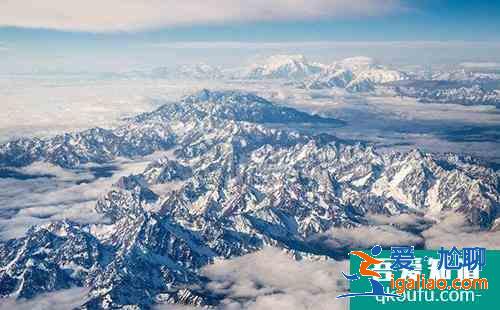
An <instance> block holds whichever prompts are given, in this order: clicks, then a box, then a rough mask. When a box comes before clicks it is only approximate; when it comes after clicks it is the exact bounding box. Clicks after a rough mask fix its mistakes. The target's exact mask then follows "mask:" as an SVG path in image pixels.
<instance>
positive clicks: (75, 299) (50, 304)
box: [0, 288, 89, 310]
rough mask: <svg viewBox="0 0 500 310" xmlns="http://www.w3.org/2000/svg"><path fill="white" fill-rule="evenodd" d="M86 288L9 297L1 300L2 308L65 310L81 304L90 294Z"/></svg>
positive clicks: (0, 308) (0, 309)
mask: <svg viewBox="0 0 500 310" xmlns="http://www.w3.org/2000/svg"><path fill="white" fill-rule="evenodd" d="M88 291H89V290H88V289H86V288H72V289H68V290H62V291H57V292H53V293H48V294H42V295H40V296H38V297H36V298H34V299H30V300H25V299H21V300H16V299H14V298H7V299H4V300H0V310H7V309H18V310H48V309H51V310H63V309H73V308H74V307H77V306H80V305H81V304H82V303H83V302H84V301H85V299H86V295H87V294H88Z"/></svg>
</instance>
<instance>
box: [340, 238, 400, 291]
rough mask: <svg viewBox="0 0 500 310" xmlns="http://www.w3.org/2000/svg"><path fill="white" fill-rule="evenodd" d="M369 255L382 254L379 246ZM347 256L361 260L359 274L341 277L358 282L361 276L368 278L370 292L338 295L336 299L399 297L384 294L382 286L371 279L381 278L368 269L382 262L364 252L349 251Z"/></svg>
mask: <svg viewBox="0 0 500 310" xmlns="http://www.w3.org/2000/svg"><path fill="white" fill-rule="evenodd" d="M370 252H371V254H372V255H373V256H378V255H380V253H382V247H381V246H380V245H375V246H374V247H373V248H372V249H371V251H370ZM349 255H355V256H358V257H359V258H361V259H362V262H361V264H360V265H359V271H358V272H359V274H357V273H355V274H352V275H346V274H345V273H343V272H342V275H343V276H344V278H346V279H347V280H348V281H358V280H361V277H360V275H361V276H363V277H370V278H369V279H368V280H369V281H370V284H371V287H372V291H371V292H363V293H350V294H344V295H339V296H337V298H347V297H360V296H370V297H377V296H386V297H400V295H397V294H388V293H385V292H384V287H383V286H382V284H380V282H379V281H377V280H375V279H373V278H381V277H382V276H381V275H380V274H379V273H378V272H376V271H373V270H369V269H368V268H369V267H371V266H375V265H378V264H380V263H382V262H383V261H381V260H379V259H376V258H375V257H372V256H370V255H368V254H366V253H365V252H362V251H351V252H349Z"/></svg>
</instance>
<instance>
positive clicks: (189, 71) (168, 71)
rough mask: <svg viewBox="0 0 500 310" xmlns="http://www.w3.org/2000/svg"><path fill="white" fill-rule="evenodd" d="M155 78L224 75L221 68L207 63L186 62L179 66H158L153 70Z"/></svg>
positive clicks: (210, 77)
mask: <svg viewBox="0 0 500 310" xmlns="http://www.w3.org/2000/svg"><path fill="white" fill-rule="evenodd" d="M151 76H152V77H154V78H164V79H187V80H192V79H194V80H215V79H220V78H222V77H223V72H222V70H221V69H220V68H217V67H212V66H210V65H208V64H205V63H199V64H185V65H180V66H177V67H173V68H171V67H158V68H155V69H153V70H152V71H151Z"/></svg>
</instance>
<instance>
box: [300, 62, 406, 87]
mask: <svg viewBox="0 0 500 310" xmlns="http://www.w3.org/2000/svg"><path fill="white" fill-rule="evenodd" d="M407 79H409V76H408V75H407V74H406V73H403V72H401V71H397V70H391V69H387V68H385V67H383V66H381V65H379V64H377V63H376V62H375V60H373V59H372V58H369V57H352V58H346V59H344V60H341V61H338V62H335V63H333V64H331V65H329V66H324V67H323V69H322V71H321V72H320V73H319V74H318V75H316V76H314V77H312V78H310V79H308V80H306V81H305V82H304V83H302V84H301V87H302V88H309V89H324V88H344V89H346V90H347V91H350V92H356V93H358V92H370V91H373V90H375V88H376V85H378V84H384V83H388V82H394V81H400V80H407Z"/></svg>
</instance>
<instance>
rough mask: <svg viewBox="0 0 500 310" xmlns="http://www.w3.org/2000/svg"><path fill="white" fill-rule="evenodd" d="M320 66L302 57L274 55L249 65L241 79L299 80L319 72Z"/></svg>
mask: <svg viewBox="0 0 500 310" xmlns="http://www.w3.org/2000/svg"><path fill="white" fill-rule="evenodd" d="M321 69H322V67H321V65H320V64H316V63H310V62H309V61H308V60H307V59H306V58H305V57H304V56H303V55H274V56H271V57H269V58H267V59H266V60H264V61H263V62H262V63H259V64H254V65H251V66H250V67H249V68H248V69H246V72H244V73H243V77H245V78H249V79H294V80H300V79H304V78H306V77H308V76H311V75H314V74H317V73H319V72H320V71H321Z"/></svg>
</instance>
